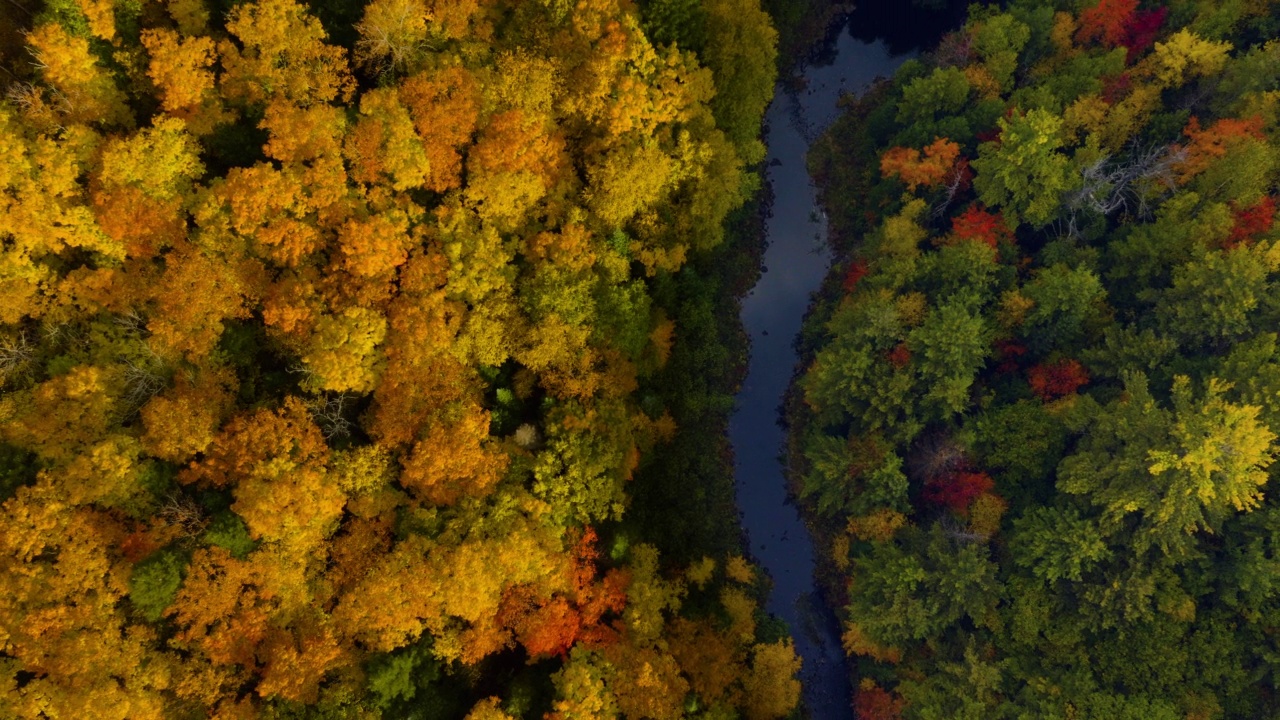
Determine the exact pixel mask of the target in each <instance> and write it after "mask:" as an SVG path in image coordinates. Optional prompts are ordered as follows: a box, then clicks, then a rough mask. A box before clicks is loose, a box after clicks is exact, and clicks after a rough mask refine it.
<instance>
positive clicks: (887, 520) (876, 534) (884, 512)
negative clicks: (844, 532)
mask: <svg viewBox="0 0 1280 720" xmlns="http://www.w3.org/2000/svg"><path fill="white" fill-rule="evenodd" d="M906 524H907V516H906V515H903V514H902V513H900V512H898V511H897V510H892V509H890V508H880V509H879V510H876V511H875V512H873V513H871V514H870V515H863V516H862V517H856V518H849V527H848V532H849V534H850V535H852V536H854V537H856V538H858V539H859V540H870V541H874V542H889V540H891V539H893V534H894V533H896V532H897V531H898V529H899V528H902V527H904V526H906Z"/></svg>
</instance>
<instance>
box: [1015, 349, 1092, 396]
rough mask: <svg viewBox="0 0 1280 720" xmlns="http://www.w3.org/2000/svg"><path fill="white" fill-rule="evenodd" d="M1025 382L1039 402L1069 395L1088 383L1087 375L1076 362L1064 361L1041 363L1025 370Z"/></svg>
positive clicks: (1082, 366) (1082, 367)
mask: <svg viewBox="0 0 1280 720" xmlns="http://www.w3.org/2000/svg"><path fill="white" fill-rule="evenodd" d="M1027 382H1028V383H1030V384H1031V391H1032V392H1034V393H1035V394H1036V396H1038V397H1039V398H1040V399H1041V400H1043V401H1045V402H1048V401H1050V400H1053V399H1054V398H1059V397H1062V396H1063V395H1070V394H1071V393H1074V392H1075V391H1076V390H1077V389H1079V388H1080V386H1082V385H1084V384H1086V383H1088V382H1089V373H1088V372H1087V371H1086V370H1085V368H1084V365H1081V364H1080V361H1078V360H1072V359H1065V360H1058V361H1055V362H1051V363H1041V364H1039V365H1036V366H1034V367H1032V368H1030V369H1029V370H1027Z"/></svg>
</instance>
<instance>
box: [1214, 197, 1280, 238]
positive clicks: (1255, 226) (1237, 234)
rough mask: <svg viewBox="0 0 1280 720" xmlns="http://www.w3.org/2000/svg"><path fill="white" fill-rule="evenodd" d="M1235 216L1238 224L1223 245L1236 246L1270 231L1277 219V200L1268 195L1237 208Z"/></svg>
mask: <svg viewBox="0 0 1280 720" xmlns="http://www.w3.org/2000/svg"><path fill="white" fill-rule="evenodd" d="M1235 218H1236V224H1235V226H1234V227H1232V228H1231V235H1230V237H1228V238H1227V239H1226V241H1224V242H1223V247H1226V248H1233V247H1236V246H1237V245H1240V244H1241V243H1245V242H1249V241H1251V240H1253V239H1254V238H1256V237H1258V236H1259V235H1261V234H1262V233H1265V232H1267V231H1269V230H1270V229H1271V226H1272V225H1274V224H1275V221H1276V200H1275V198H1273V197H1270V196H1268V197H1264V198H1262V199H1261V200H1259V201H1258V202H1256V203H1254V204H1253V205H1250V206H1249V207H1245V208H1237V209H1236V211H1235Z"/></svg>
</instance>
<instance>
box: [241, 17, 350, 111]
mask: <svg viewBox="0 0 1280 720" xmlns="http://www.w3.org/2000/svg"><path fill="white" fill-rule="evenodd" d="M227 32H229V33H230V34H231V35H233V36H234V37H235V38H236V39H237V40H239V44H236V43H233V42H231V41H230V40H223V41H221V42H220V43H219V44H218V54H219V55H220V56H221V61H222V67H223V69H224V71H225V72H224V74H223V75H222V78H221V80H220V89H221V91H222V94H223V96H224V97H225V98H227V99H229V100H238V101H241V102H245V103H250V104H261V103H265V102H267V101H268V100H270V99H272V98H276V97H280V98H283V99H285V100H288V101H289V102H291V103H294V104H297V105H302V106H307V105H311V104H313V103H326V102H332V101H333V100H335V99H341V100H343V101H346V100H347V99H348V98H350V96H351V93H352V91H353V90H354V89H355V85H354V81H353V80H352V78H351V74H350V72H349V71H348V69H347V60H346V52H345V51H344V50H343V49H342V48H341V47H338V46H335V45H327V44H325V42H324V40H325V37H326V35H325V31H324V28H323V27H322V26H321V25H320V21H319V20H317V19H316V18H315V17H313V16H312V15H311V14H310V13H308V12H307V8H306V6H304V5H301V4H299V3H297V2H295V1H294V0H261V1H260V2H254V3H247V4H244V5H237V6H235V7H234V8H232V9H231V12H230V13H228V16H227Z"/></svg>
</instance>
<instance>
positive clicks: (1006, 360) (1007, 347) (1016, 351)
mask: <svg viewBox="0 0 1280 720" xmlns="http://www.w3.org/2000/svg"><path fill="white" fill-rule="evenodd" d="M996 352H997V353H999V354H1000V364H999V365H997V366H996V372H999V373H1011V372H1017V371H1018V363H1019V360H1018V358H1021V357H1022V356H1023V355H1026V354H1027V347H1026V346H1025V345H1020V344H1018V343H1016V342H1014V341H1012V340H1001V341H999V342H997V343H996Z"/></svg>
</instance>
